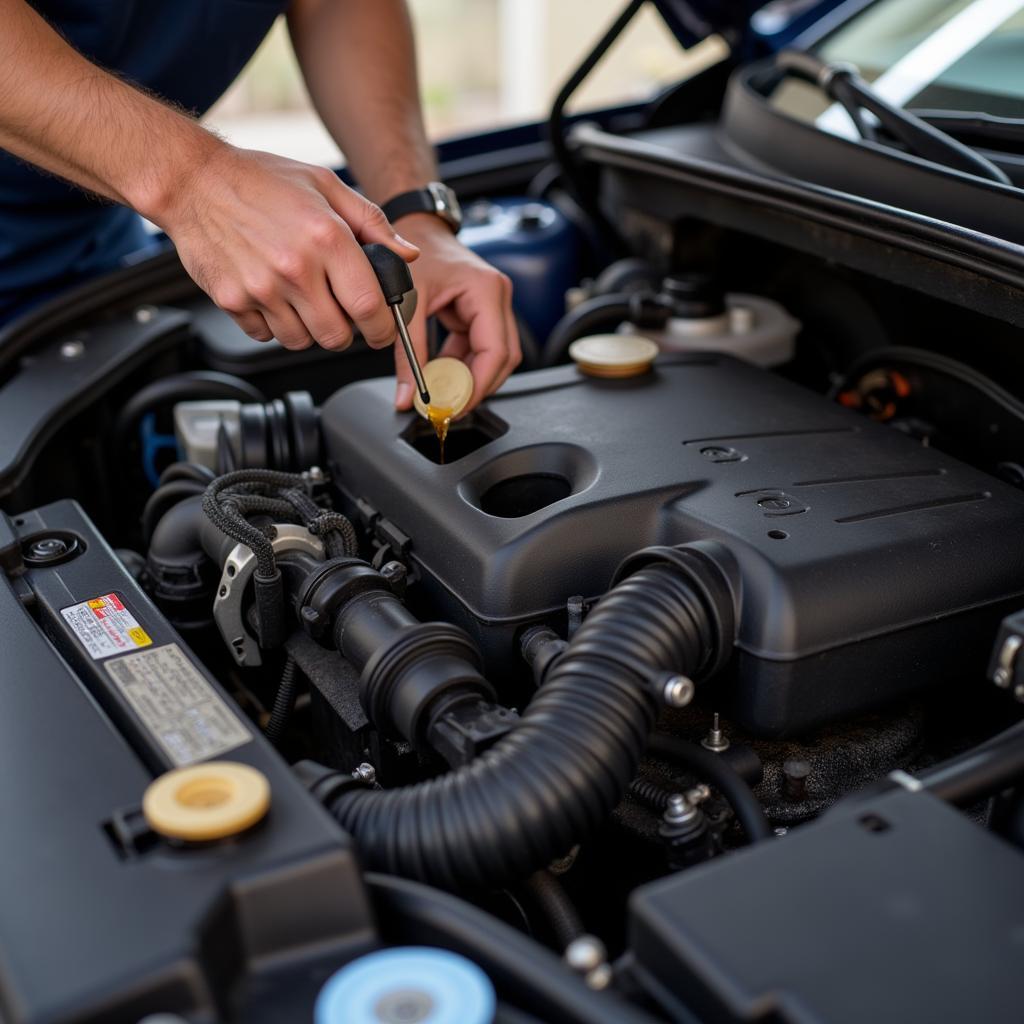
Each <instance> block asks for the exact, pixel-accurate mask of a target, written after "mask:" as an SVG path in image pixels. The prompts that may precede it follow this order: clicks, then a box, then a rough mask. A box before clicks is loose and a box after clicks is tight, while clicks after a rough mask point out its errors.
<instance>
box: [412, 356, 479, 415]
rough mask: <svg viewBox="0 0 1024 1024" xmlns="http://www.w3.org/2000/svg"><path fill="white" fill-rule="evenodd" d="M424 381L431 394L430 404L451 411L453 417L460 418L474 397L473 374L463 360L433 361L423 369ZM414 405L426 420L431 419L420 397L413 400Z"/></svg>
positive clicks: (442, 359) (445, 357) (449, 358)
mask: <svg viewBox="0 0 1024 1024" xmlns="http://www.w3.org/2000/svg"><path fill="white" fill-rule="evenodd" d="M423 379H424V380H425V381H426V382H427V390H428V391H429V392H430V404H431V405H432V406H433V407H434V408H435V409H450V410H451V413H450V415H451V416H458V415H459V413H460V412H462V410H463V409H465V408H466V406H467V405H468V404H469V400H470V399H471V398H472V397H473V374H472V373H470V372H469V367H468V366H467V365H466V364H465V363H464V362H463V361H462V360H461V359H453V358H452V357H451V356H441V357H440V359H431V360H430V362H429V363H427V364H426V365H425V366H424V367H423ZM413 404H414V405H415V406H416V411H417V412H418V413H419V414H420V415H421V416H422V417H423V418H424V419H429V417H428V416H427V407H426V406H425V405H424V404H423V400H422V399H421V398H420V396H419V395H416V396H415V397H414V398H413Z"/></svg>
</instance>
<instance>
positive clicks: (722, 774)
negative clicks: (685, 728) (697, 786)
mask: <svg viewBox="0 0 1024 1024" xmlns="http://www.w3.org/2000/svg"><path fill="white" fill-rule="evenodd" d="M647 753H648V754H651V755H652V756H653V757H660V758H664V759H665V760H666V761H672V762H673V763H674V764H679V765H682V766H683V767H684V768H687V769H688V770H689V771H691V772H692V773H693V774H694V775H696V776H697V778H699V779H700V780H701V782H706V783H708V784H709V785H712V786H714V787H715V789H717V790H718V791H719V792H720V793H721V794H722V796H724V797H725V799H726V800H728V801H729V804H730V805H731V806H732V809H733V812H734V813H735V814H736V818H737V820H738V821H739V823H740V825H742V826H743V831H744V832H745V833H746V834H747V839H749V840H750V842H752V843H756V842H758V841H759V840H761V839H767V838H769V837H770V836H771V835H772V829H771V826H770V825H769V824H768V819H767V818H766V817H765V814H764V808H762V807H761V805H760V804H759V803H758V802H757V798H756V797H755V796H754V794H753V791H752V790H751V788H750V787H749V786H748V785H747V784H746V782H744V781H743V779H742V778H741V776H740V775H739V773H738V772H737V771H736V769H735V768H733V766H732V765H731V764H729V762H728V761H725V760H723V759H722V757H721V756H720V755H719V754H716V753H714V752H713V751H710V750H705V749H704V748H703V747H701V746H698V745H697V744H696V743H689V742H687V741H686V740H680V739H677V738H676V737H674V736H666V735H664V733H655V734H654V735H653V736H652V737H651V741H650V743H648V745H647Z"/></svg>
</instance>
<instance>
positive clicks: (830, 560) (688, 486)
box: [322, 356, 1024, 734]
mask: <svg viewBox="0 0 1024 1024" xmlns="http://www.w3.org/2000/svg"><path fill="white" fill-rule="evenodd" d="M392 389H393V383H392V382H390V381H386V380H380V381H366V382H361V383H357V384H353V385H350V386H349V387H347V388H344V389H343V390H342V391H340V392H339V393H338V394H336V395H335V396H334V397H333V398H331V399H330V401H329V402H328V403H327V404H326V406H325V407H324V409H323V417H322V419H323V428H324V434H325V443H326V448H327V452H328V456H329V459H330V461H331V465H332V467H333V469H334V471H335V474H336V477H337V479H339V480H340V482H341V484H342V486H343V489H344V491H345V493H346V494H347V495H348V496H349V497H350V498H352V499H353V500H354V499H361V500H362V501H363V502H364V503H365V504H364V508H363V511H364V513H365V511H366V508H365V505H366V504H368V505H369V506H372V508H373V510H375V511H376V512H377V513H379V514H380V515H381V516H383V517H386V519H388V520H390V521H391V523H392V524H393V525H394V526H397V527H398V528H399V530H400V531H402V532H404V533H405V534H407V535H408V536H409V537H410V538H411V541H412V543H411V548H410V556H411V559H412V561H413V562H414V563H415V564H416V566H418V568H419V570H420V571H421V574H422V577H423V581H424V587H425V589H426V591H427V597H428V599H429V602H430V607H431V608H432V609H433V610H434V611H435V613H440V614H442V615H444V616H445V617H448V618H453V619H455V620H456V621H457V622H459V623H460V624H461V625H462V626H464V627H465V628H466V629H468V630H469V631H470V632H471V633H472V634H473V635H474V636H475V638H476V639H477V641H478V642H479V643H480V645H481V647H482V649H483V650H484V653H485V657H486V659H487V661H488V669H489V671H491V673H492V674H493V675H494V676H495V678H500V677H501V675H502V674H503V672H505V673H507V672H508V671H510V670H511V669H512V668H514V665H515V660H514V659H515V657H516V655H515V648H514V643H515V639H516V636H517V631H518V630H519V629H520V628H521V627H522V626H524V625H526V624H527V623H531V622H536V621H539V620H544V621H552V622H558V621H559V616H561V615H564V609H565V603H566V600H567V598H569V597H570V596H571V595H574V594H582V595H584V596H586V597H597V596H599V595H600V594H602V593H603V592H604V591H605V589H606V588H607V586H608V583H609V580H610V579H611V577H612V574H613V572H614V570H615V568H616V566H617V565H618V564H619V562H620V561H621V560H622V559H623V558H624V557H625V556H627V555H629V554H630V553H632V552H634V551H636V550H637V549H638V548H642V547H645V546H647V545H651V544H683V543H688V542H693V541H698V540H713V541H718V542H720V543H721V544H722V545H724V546H725V547H727V548H728V549H729V551H730V552H731V553H732V559H731V560H727V561H730V562H731V564H729V565H727V566H726V567H725V568H726V569H727V571H728V572H729V573H730V574H731V575H732V578H733V582H734V589H735V599H736V603H737V610H738V620H739V638H738V644H737V646H738V648H739V656H738V657H737V658H735V659H733V664H732V666H731V668H730V670H729V671H728V673H727V674H726V678H723V679H722V680H720V682H719V684H718V685H720V686H721V688H722V692H721V694H719V695H718V699H719V700H720V701H721V703H720V706H721V707H723V708H729V709H730V710H731V713H732V714H733V716H734V717H735V718H737V719H738V720H739V721H740V722H741V723H742V724H743V725H745V726H746V727H747V728H748V729H751V730H753V731H755V732H760V733H763V734H783V733H792V732H794V731H797V730H799V729H802V728H806V727H809V726H811V725H814V724H818V723H820V722H822V721H824V720H826V719H829V718H833V717H836V716H839V715H841V714H845V713H849V712H851V711H854V710H859V709H862V708H866V707H869V706H872V705H877V704H880V703H883V702H885V701H886V700H889V699H891V698H893V697H895V696H897V695H899V694H901V693H906V692H908V691H909V690H911V689H914V688H915V687H919V686H921V685H923V684H927V683H930V682H937V681H939V680H941V679H955V678H958V677H965V678H966V675H967V674H968V673H976V674H977V676H978V678H980V677H981V672H982V671H983V669H984V665H985V657H986V654H987V652H988V649H989V647H990V645H991V643H992V639H993V634H992V632H991V629H992V628H994V625H995V622H996V620H997V619H998V615H999V613H1000V611H1001V610H1002V609H1003V608H1004V607H1005V604H1004V603H1005V601H1006V600H1007V599H1008V598H1011V597H1014V596H1016V595H1019V594H1020V593H1021V592H1022V590H1024V531H1022V530H1021V529H1020V524H1021V522H1024V494H1021V493H1019V492H1017V491H1015V490H1013V489H1012V488H1010V487H1009V486H1007V485H1005V484H1002V483H1000V482H999V481H997V480H995V479H993V478H991V477H988V476H986V475H984V474H982V473H980V472H978V471H976V470H974V469H971V468H970V467H968V466H965V465H963V464H961V463H959V462H957V461H956V460H954V459H951V458H949V457H947V456H945V455H943V454H941V453H939V452H936V451H934V450H930V449H927V448H923V447H921V446H920V445H919V444H917V443H916V442H914V441H912V440H911V439H909V438H907V437H905V436H904V435H902V434H900V433H898V432H897V431H895V430H893V429H891V428H888V427H884V426H880V425H877V424H874V423H872V422H869V421H867V420H865V419H863V418H861V417H859V416H856V415H854V414H853V413H850V412H848V411H846V410H844V409H842V408H840V407H839V406H836V405H833V404H830V403H829V402H827V401H825V400H824V399H823V398H821V397H820V396H818V395H815V394H814V393H812V392H809V391H807V390H805V389H803V388H800V387H798V386H796V385H794V384H791V383H789V382H787V381H785V380H783V379H781V378H779V377H776V376H772V375H770V374H768V373H765V372H764V371H762V370H759V369H756V368H754V367H752V366H748V365H746V364H744V363H741V362H739V361H736V360H733V359H729V358H727V357H719V356H675V357H668V358H663V359H661V360H659V361H658V363H657V364H656V366H655V369H654V370H653V372H651V373H649V374H646V375H644V376H642V377H637V378H632V379H629V380H597V379H593V378H588V377H585V376H583V375H581V374H580V373H579V372H578V371H577V370H576V369H575V368H573V367H565V368H558V369H554V370H544V371H538V372H535V373H527V374H522V375H520V376H517V377H515V378H513V379H512V380H511V381H510V382H509V383H508V384H506V386H505V387H504V388H503V389H502V390H501V392H500V393H499V394H498V395H496V396H495V397H494V398H492V399H491V400H490V401H489V402H488V403H487V406H486V407H485V408H484V409H482V410H481V411H480V412H478V413H476V414H474V415H473V416H472V417H470V418H469V419H468V420H467V421H466V422H465V423H462V424H457V425H456V426H455V427H454V428H453V430H452V433H451V435H450V437H449V450H450V456H451V458H450V461H449V463H448V464H447V465H444V466H440V465H437V464H436V461H435V460H436V448H437V442H436V440H435V439H434V438H433V436H432V435H429V427H427V426H426V424H424V423H422V421H419V420H418V419H417V420H413V419H411V418H410V416H409V415H406V414H398V413H395V412H394V409H393V406H392ZM428 435H429V436H428Z"/></svg>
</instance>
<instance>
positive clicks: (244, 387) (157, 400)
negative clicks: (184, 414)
mask: <svg viewBox="0 0 1024 1024" xmlns="http://www.w3.org/2000/svg"><path fill="white" fill-rule="evenodd" d="M217 398H227V399H235V400H237V401H239V402H262V401H264V397H263V392H262V391H260V389H259V388H257V387H255V386H254V385H252V384H250V383H249V382H248V381H245V380H242V378H241V377H234V376H232V375H231V374H230V373H218V372H216V371H214V370H192V371H188V372H186V373H175V374H172V375H171V376H169V377H161V378H160V379H159V380H155V381H153V382H152V383H151V384H147V385H146V386H145V387H144V388H142V389H141V390H140V391H137V392H136V393H135V394H134V395H132V397H131V398H129V399H128V401H127V402H125V404H124V406H123V407H122V409H121V411H120V412H119V413H118V414H117V419H116V420H115V421H114V444H115V451H117V452H122V451H124V449H125V446H126V445H127V443H128V439H129V436H130V433H131V430H132V428H133V427H134V426H135V422H136V420H138V419H139V417H140V416H142V414H143V413H146V412H150V411H151V410H152V409H154V408H155V407H156V406H158V405H166V404H167V403H168V402H185V401H190V402H191V401H197V400H201V399H217Z"/></svg>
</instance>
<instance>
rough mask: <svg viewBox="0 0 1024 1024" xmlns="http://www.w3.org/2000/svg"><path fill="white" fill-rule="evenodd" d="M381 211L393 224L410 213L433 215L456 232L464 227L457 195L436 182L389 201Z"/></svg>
mask: <svg viewBox="0 0 1024 1024" xmlns="http://www.w3.org/2000/svg"><path fill="white" fill-rule="evenodd" d="M381 209H382V210H383V211H384V216H385V217H387V219H388V220H389V221H391V223H392V224H394V222H395V221H396V220H398V219H399V218H400V217H405V216H406V215H407V214H410V213H432V214H434V215H435V216H436V217H440V218H441V220H443V221H444V222H445V223H446V224H447V225H448V226H449V227H450V228H451V229H452V230H453V231H455V232H457V231H458V230H459V228H460V227H461V226H462V211H461V210H460V209H459V203H458V200H457V199H456V198H455V193H454V192H452V190H451V189H450V188H448V186H447V185H443V184H441V183H440V182H436V181H432V182H431V183H430V184H429V185H427V187H426V188H418V189H414V190H413V191H412V192H403V193H401V194H400V195H397V196H395V197H394V198H393V199H389V200H388V201H387V202H386V203H385V204H384V205H383V206H382V207H381Z"/></svg>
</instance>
